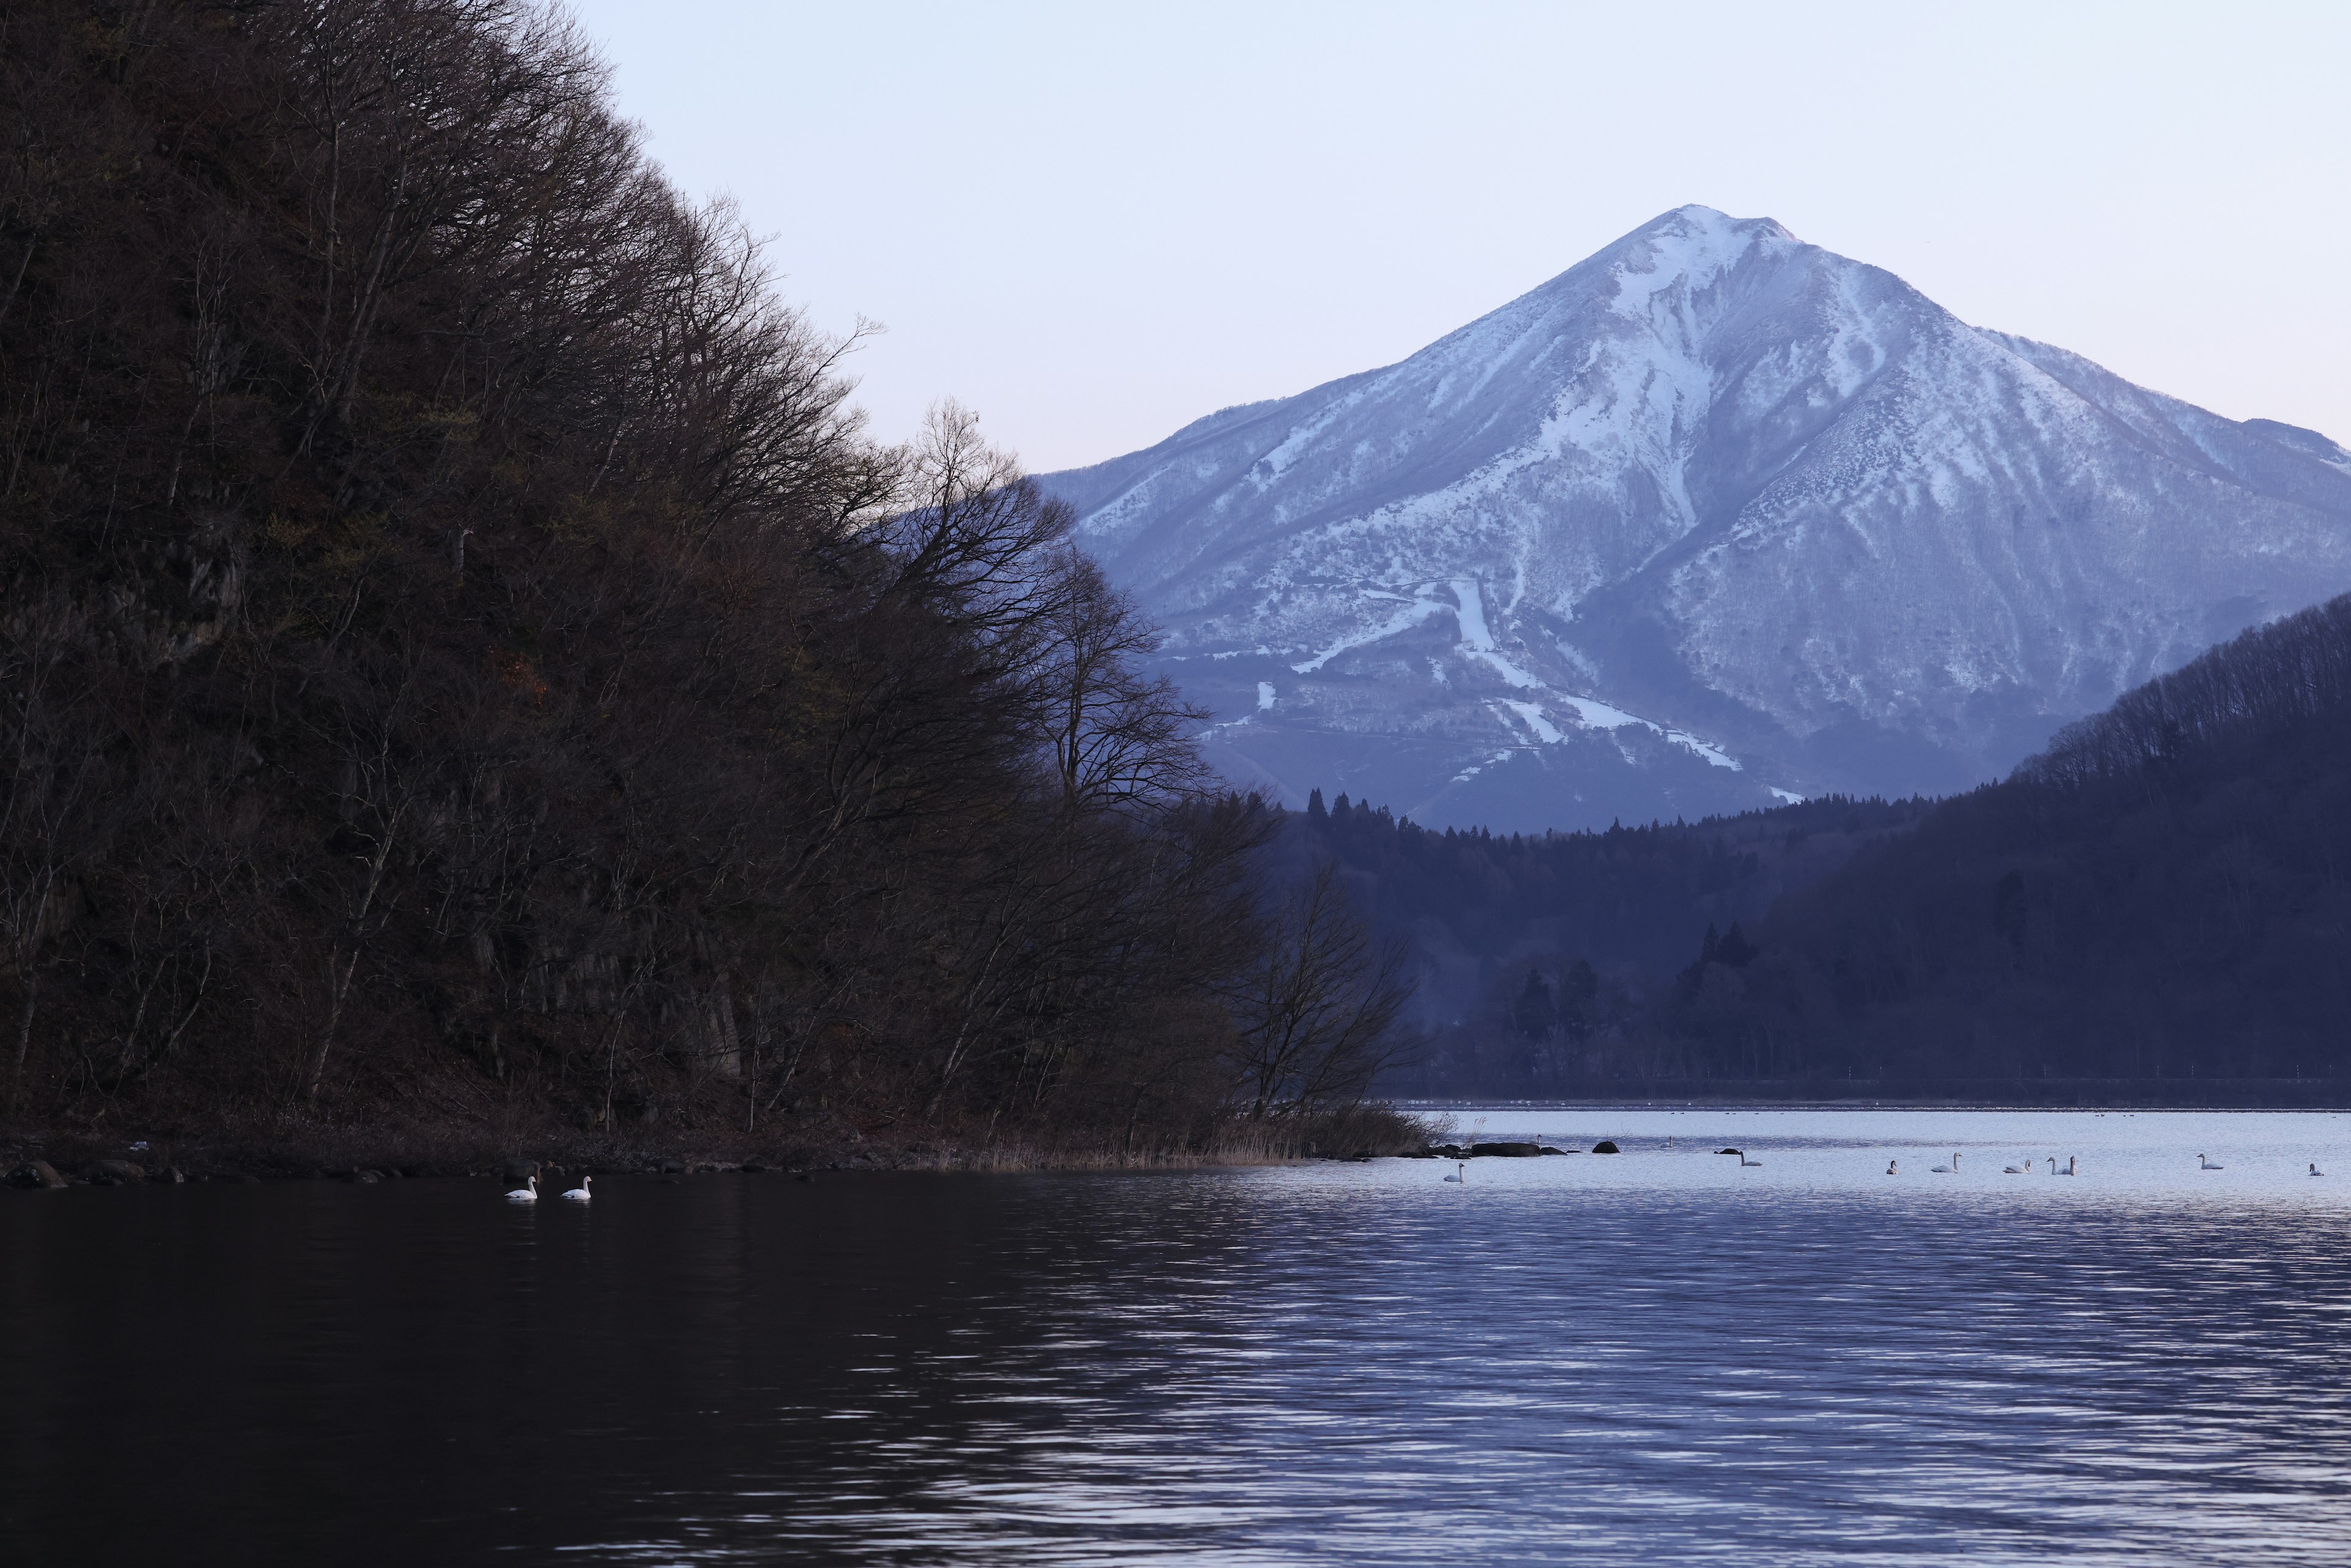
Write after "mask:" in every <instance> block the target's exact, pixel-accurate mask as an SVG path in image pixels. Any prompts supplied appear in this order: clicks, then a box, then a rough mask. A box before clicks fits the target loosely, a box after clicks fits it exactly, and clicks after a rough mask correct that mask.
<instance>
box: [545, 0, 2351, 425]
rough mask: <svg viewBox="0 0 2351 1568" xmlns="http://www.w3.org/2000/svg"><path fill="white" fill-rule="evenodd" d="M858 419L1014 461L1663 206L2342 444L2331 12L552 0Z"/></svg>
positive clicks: (1541, 275) (2343, 332)
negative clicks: (746, 246)
mask: <svg viewBox="0 0 2351 1568" xmlns="http://www.w3.org/2000/svg"><path fill="white" fill-rule="evenodd" d="M575 9H576V11H577V12H578V14H579V16H580V18H581V20H582V22H583V23H584V24H585V25H586V26H587V28H588V30H589V32H590V34H591V36H593V37H596V38H598V39H599V40H600V41H601V44H602V47H603V48H604V50H605V52H606V54H607V56H608V57H609V58H611V61H612V62H613V64H614V66H615V68H616V84H617V86H618V88H619V90H620V95H621V101H622V108H623V109H624V110H625V111H626V112H628V113H629V114H631V115H632V116H634V117H636V118H637V119H639V120H643V122H644V123H645V125H646V127H647V128H648V130H649V131H650V133H651V146H652V149H653V153H654V155H655V156H656V157H658V158H659V159H661V160H662V162H664V164H665V165H666V166H667V167H668V169H669V171H670V172H671V173H672V175H673V176H674V178H675V179H676V180H677V181H678V182H679V183H681V184H682V185H684V187H685V188H687V189H688V190H690V191H693V192H695V193H702V194H708V193H718V192H725V193H731V194H732V195H734V196H735V197H736V198H737V201H739V203H740V204H741V205H742V208H743V210H744V214H745V215H746V217H747V219H748V221H749V222H750V224H751V225H752V226H753V228H755V229H756V230H758V231H759V232H762V233H765V234H768V235H773V236H774V241H775V243H774V246H773V250H772V253H771V254H772V256H773V258H774V261H775V263H776V265H777V267H778V269H779V270H780V271H781V272H782V273H783V274H784V275H785V284H784V287H785V290H786V292H787V293H788V294H789V296H790V298H792V299H793V300H795V301H796V302H797V303H799V304H800V305H802V306H804V307H806V308H808V310H809V311H810V314H811V315H812V316H813V317H814V318H815V319H817V320H818V321H819V322H820V323H823V324H825V325H827V326H831V327H844V326H846V325H847V324H849V323H850V322H851V321H852V320H853V319H855V318H857V317H858V316H860V315H863V316H866V317H870V318H872V319H875V320H878V321H880V322H882V323H883V324H885V325H886V326H887V328H888V329H889V330H888V332H887V334H886V335H885V336H883V338H881V339H880V340H877V341H875V342H873V343H872V344H871V345H870V346H869V347H867V348H866V349H864V350H862V352H861V353H860V354H859V355H858V357H857V360H856V361H855V368H856V371H857V373H858V374H859V376H860V377H861V379H862V383H863V385H862V391H861V394H860V396H861V400H862V402H864V403H865V405H866V406H867V408H868V409H869V410H870V411H871V412H872V416H873V421H874V427H875V430H876V431H877V433H878V434H883V435H885V436H890V437H893V438H894V437H896V436H900V435H903V434H904V433H905V432H906V431H908V430H909V429H911V428H912V427H913V425H914V423H915V422H916V421H917V420H918V419H919V418H920V417H921V414H922V411H923V410H924V408H925V406H926V405H927V404H928V403H929V402H931V401H932V400H934V399H935V398H938V397H941V396H949V395H951V396H954V397H956V398H959V399H961V400H962V401H964V402H967V403H969V404H970V405H972V406H973V407H975V408H977V410H978V411H979V413H980V414H981V416H982V419H983V421H984V423H985V426H986V428H987V430H988V431H989V432H990V434H992V435H993V436H994V437H995V438H996V439H998V440H999V441H1001V442H1003V443H1005V444H1008V445H1011V446H1013V447H1015V448H1016V449H1018V450H1019V452H1020V453H1021V454H1022V455H1023V456H1024V457H1025V458H1026V459H1027V460H1028V461H1029V465H1031V466H1032V467H1034V468H1038V469H1040V470H1041V469H1050V468H1056V467H1061V466H1067V465H1074V464H1081V463H1090V462H1095V461H1099V460H1100V459H1102V458H1105V457H1110V456H1113V455H1117V454H1120V453H1123V452H1126V451H1130V450H1132V449H1134V448H1135V447H1138V446H1143V445H1146V444H1150V443H1152V442H1155V441H1157V440H1159V439H1160V438H1161V437H1163V436H1165V435H1166V434H1169V433H1170V432H1172V431H1173V430H1175V428H1176V427H1177V426H1178V425H1181V424H1183V423H1186V422H1187V421H1189V420H1191V419H1194V418H1196V417H1197V416H1199V415H1201V414H1204V413H1209V412H1210V411H1212V410H1214V409H1217V408H1220V407H1224V406H1226V405H1228V404H1230V403H1236V402H1250V401H1254V400H1256V399H1259V398H1267V397H1277V396H1282V395H1286V394H1288V393H1290V392H1300V391H1302V390H1304V389H1305V388H1307V387H1309V386H1312V385H1314V384H1316V383H1318V382H1324V381H1328V380H1330V379H1331V378H1332V377H1334V376H1340V375H1345V374H1348V373H1350V372H1353V371H1360V370H1368V369H1370V368H1372V367H1374V366H1376V365H1382V364H1386V363H1389V362H1391V361H1395V360H1397V359H1400V358H1402V357H1403V356H1405V354H1408V353H1410V352H1411V351H1412V350H1415V349H1417V348H1419V347H1420V346H1421V345H1422V344H1424V343H1426V342H1427V341H1429V340H1432V339H1434V338H1436V337H1438V336H1440V335H1441V334H1443V333H1445V332H1447V331H1448V330H1450V329H1453V328H1455V327H1458V326H1459V325H1461V324H1462V323H1464V322H1466V321H1468V320H1470V319H1473V318H1475V317H1477V316H1479V315H1480V314H1482V313H1484V312H1485V311H1487V310H1489V309H1491V308H1494V307H1495V306H1497V305H1499V304H1501V303H1502V302H1503V301H1505V300H1507V299H1509V298H1512V297H1513V296H1515V295H1517V294H1520V293H1521V292H1523V291H1524V290H1526V289H1528V288H1530V287H1533V286H1534V285H1536V284H1538V283H1540V282H1541V281H1542V280H1543V279H1545V278H1547V277H1552V276H1553V275H1555V274H1557V273H1559V272H1561V271H1563V270H1564V269H1565V268H1567V267H1570V266H1572V265H1573V263H1575V262H1576V261H1577V260H1579V259H1581V258H1582V257H1583V256H1586V255H1588V254H1590V253H1591V252H1592V251H1593V250H1596V249H1598V248H1599V247H1600V246H1603V245H1604V244H1606V243H1607V242H1608V241H1610V240H1612V239H1614V237H1616V236H1617V235H1620V234H1622V233H1624V232H1625V231H1626V230H1628V229H1631V228H1634V227H1635V226H1637V225H1640V224H1642V223H1644V222H1646V221H1647V220H1648V219H1649V218H1651V217H1654V216H1656V214H1659V213H1661V212H1664V211H1666V210H1667V209H1668V208H1671V207H1676V206H1679V205H1680V204H1683V203H1685V202H1703V203H1705V204H1708V205H1710V206H1715V207H1719V208H1721V209H1723V210H1724V211H1726V212H1729V213H1731V214H1735V215H1738V216H1740V217H1759V216H1769V217H1774V218H1777V219H1779V220H1780V221H1781V222H1782V223H1783V224H1785V225H1787V226H1788V227H1789V228H1790V229H1791V230H1792V231H1793V232H1794V233H1795V234H1796V235H1798V236H1799V237H1801V238H1803V239H1806V240H1810V241H1812V242H1813V243H1815V244H1818V245H1823V246H1828V247H1829V248H1831V249H1833V250H1836V251H1841V252H1843V253H1844V254H1845V255H1847V256H1855V257H1857V258H1859V259H1861V260H1864V261H1869V262H1874V263H1876V265H1878V266H1881V267H1887V268H1890V269H1891V270H1893V271H1895V272H1896V273H1899V274H1900V275H1902V276H1903V277H1906V278H1907V279H1908V280H1909V281H1910V282H1911V283H1913V284H1915V285H1916V286H1917V287H1919V288H1920V289H1922V290H1924V291H1925V292H1926V293H1927V294H1928V295H1929V296H1930V297H1932V298H1935V299H1937V300H1938V301H1939V302H1941V303H1942V304H1943V305H1945V306H1947V307H1949V308H1951V309H1952V310H1954V311H1956V312H1958V313H1959V315H1960V316H1961V317H1963V318H1965V319H1968V320H1970V321H1973V322H1977V323H1979V324H1981V325H1985V326H1991V327H1998V328H2000V329H2003V330H2006V331H2011V332H2022V333H2025V334H2027V335H2029V336H2032V337H2035V338H2042V339H2045V340H2049V341H2052V342H2055V343H2059V344H2062V345H2064V347H2066V348H2069V349H2072V350H2075V351H2077V352H2080V353H2084V354H2086V355H2088V356H2089V357H2091V358H2092V359H2094V360H2096V361H2100V362H2102V363H2104V364H2105V365H2106V366H2107V367H2108V368H2109V369H2111V370H2114V371H2117V372H2119V373H2120V374H2123V375H2126V376H2128V377H2130V378H2131V379H2132V380H2134V381H2137V382H2144V383H2146V384H2147V385H2149V386H2153V387H2156V388H2158V389H2159V390H2161V391H2164V392H2171V393H2173V394H2175V395H2177V396H2180V397H2184V398H2187V399H2189V400H2190V401H2192V402H2199V403H2202V404H2204V405H2205V406H2206V407H2209V408H2211V409H2213V410H2215V411H2216V412H2219V413H2224V414H2228V415H2230V416H2231V417H2233V418H2239V419H2243V418H2251V417H2252V416H2255V415H2262V416H2266V417H2269V418H2273V419H2283V420H2288V421H2291V422H2293V423H2300V424H2307V425H2311V426H2313V427H2314V428H2317V429H2320V430H2323V431H2325V432H2326V433H2327V434H2330V435H2332V436H2334V437H2335V438H2336V439H2337V440H2340V441H2344V442H2346V443H2351V304H2346V290H2351V87H2346V66H2351V5H2345V4H2339V3H2330V4H2325V5H2317V4H2302V5H2283V4H2280V5H2241V4H2240V5H2218V4H2212V5H2163V4H2150V3H2145V0H2141V3H2138V4H2127V5H2121V4H2117V5H2107V4H2065V3H2063V0H2039V3H2036V4H1975V5H1964V6H1962V5H1951V6H1925V5H1918V6H1908V5H1894V4H1890V3H1887V0H1876V3H1874V4H1866V5H1790V4H1783V5H1753V4H1751V3H1748V4H1739V5H1670V6H1663V5H1658V6H1633V5H1610V6H1580V5H1510V4H1484V5H1481V4H1468V3H1453V4H1445V5H1437V4H1430V5H1416V6H1405V5H1375V4H1365V3H1363V0H1352V3H1348V4H1320V3H1301V4H1291V5H1281V4H1257V5H1226V4H1213V3H1197V0H1190V3H1186V4H1184V5H1154V6H1142V5H1109V4H1101V3H1097V4H1091V5H971V4H961V5H940V4H927V3H918V0H856V3H849V4H844V3H841V0H831V3H827V4H799V3H790V4H762V3H759V0H660V3H658V4H655V3H652V0H575Z"/></svg>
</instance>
